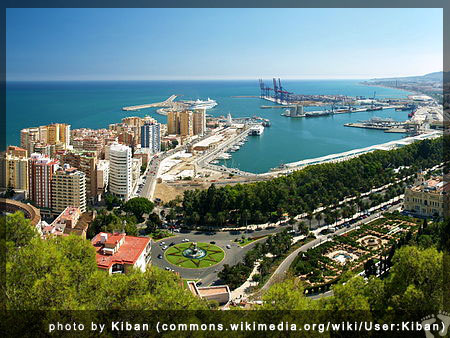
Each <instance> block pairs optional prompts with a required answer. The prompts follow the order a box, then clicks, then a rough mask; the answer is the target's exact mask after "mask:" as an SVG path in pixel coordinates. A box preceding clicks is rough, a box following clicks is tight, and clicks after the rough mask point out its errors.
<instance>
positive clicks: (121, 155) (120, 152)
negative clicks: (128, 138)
mask: <svg viewBox="0 0 450 338" xmlns="http://www.w3.org/2000/svg"><path fill="white" fill-rule="evenodd" d="M131 166H132V159H131V148H130V147H128V146H126V145H123V144H117V143H115V144H111V145H110V147H109V191H110V192H111V193H112V194H114V195H116V196H118V197H120V198H121V199H123V200H125V201H126V200H128V198H129V197H130V195H131V187H132V176H131Z"/></svg>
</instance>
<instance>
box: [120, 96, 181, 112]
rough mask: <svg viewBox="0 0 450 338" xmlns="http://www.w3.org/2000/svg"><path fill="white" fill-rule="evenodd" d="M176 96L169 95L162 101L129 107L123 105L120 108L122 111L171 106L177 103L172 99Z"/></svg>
mask: <svg viewBox="0 0 450 338" xmlns="http://www.w3.org/2000/svg"><path fill="white" fill-rule="evenodd" d="M176 98H177V95H171V96H170V97H169V98H168V99H167V100H165V101H163V102H156V103H149V104H141V105H138V106H129V107H123V108H122V110H124V111H133V110H139V109H145V108H153V107H172V106H174V105H177V102H174V100H175V99H176Z"/></svg>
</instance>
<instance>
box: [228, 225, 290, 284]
mask: <svg viewBox="0 0 450 338" xmlns="http://www.w3.org/2000/svg"><path fill="white" fill-rule="evenodd" d="M291 241H292V236H291V235H290V234H288V232H287V230H283V231H282V232H279V233H277V234H276V235H270V236H268V238H267V240H266V241H265V242H264V243H261V242H258V243H256V244H255V246H254V247H253V248H252V249H251V250H249V251H248V252H247V254H246V255H245V257H244V261H243V262H242V263H238V264H236V265H233V266H229V265H228V264H224V266H223V269H222V270H221V271H220V272H219V278H220V279H221V280H222V281H223V282H224V283H225V284H228V286H229V287H230V289H232V290H234V289H236V288H237V287H239V286H240V285H242V284H243V283H244V282H245V281H246V280H247V279H248V277H249V276H250V273H251V272H252V270H253V268H254V266H255V263H256V261H257V260H261V263H260V265H259V267H258V272H259V274H260V275H261V278H264V277H266V276H267V275H269V274H270V270H271V267H272V265H273V263H274V262H275V261H276V259H277V258H278V257H280V256H281V255H283V254H284V253H286V252H288V251H289V249H290V248H291Z"/></svg>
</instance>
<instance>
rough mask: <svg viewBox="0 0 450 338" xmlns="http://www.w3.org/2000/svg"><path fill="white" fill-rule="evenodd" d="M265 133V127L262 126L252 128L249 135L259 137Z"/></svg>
mask: <svg viewBox="0 0 450 338" xmlns="http://www.w3.org/2000/svg"><path fill="white" fill-rule="evenodd" d="M263 132H264V127H263V126H262V125H256V126H253V127H251V128H250V130H249V132H248V134H249V135H256V136H259V135H261V134H262V133H263Z"/></svg>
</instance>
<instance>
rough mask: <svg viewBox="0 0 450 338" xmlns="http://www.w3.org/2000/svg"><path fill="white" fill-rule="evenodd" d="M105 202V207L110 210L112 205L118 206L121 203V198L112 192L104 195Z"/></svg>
mask: <svg viewBox="0 0 450 338" xmlns="http://www.w3.org/2000/svg"><path fill="white" fill-rule="evenodd" d="M105 203H106V208H107V209H108V210H112V209H113V208H114V207H120V206H121V205H122V200H121V199H120V198H119V197H117V196H116V195H113V194H106V195H105Z"/></svg>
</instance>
